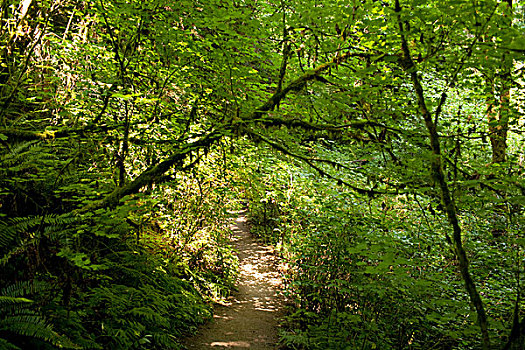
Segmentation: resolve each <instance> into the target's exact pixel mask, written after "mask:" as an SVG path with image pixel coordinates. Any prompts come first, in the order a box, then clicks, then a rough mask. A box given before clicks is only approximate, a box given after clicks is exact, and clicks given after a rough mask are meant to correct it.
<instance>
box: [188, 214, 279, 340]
mask: <svg viewBox="0 0 525 350" xmlns="http://www.w3.org/2000/svg"><path fill="white" fill-rule="evenodd" d="M230 214H234V213H233V212H232V213H230ZM237 215H239V216H238V217H237V218H235V219H234V218H232V224H231V225H230V229H231V231H232V234H231V239H230V241H231V244H232V246H233V248H234V249H235V250H236V252H237V255H238V257H239V276H238V282H237V286H238V291H237V292H234V293H232V295H231V296H230V297H229V298H227V299H226V300H225V301H223V302H222V303H221V304H220V305H217V306H216V308H215V311H214V316H213V321H211V322H210V323H209V324H208V325H206V326H205V327H204V328H203V329H202V330H201V332H200V333H199V334H198V335H197V336H196V337H195V338H193V340H191V341H190V342H188V343H187V344H186V345H187V347H188V348H189V349H209V348H210V347H212V348H225V349H228V348H235V349H242V348H250V349H274V348H275V344H276V343H277V341H278V336H277V324H278V319H279V317H281V316H282V313H281V312H282V307H281V306H282V303H283V300H282V299H281V298H280V296H279V293H278V290H279V288H280V287H281V284H282V280H281V275H280V273H279V272H278V269H277V266H278V262H277V258H276V257H275V255H274V249H273V248H272V247H270V246H263V245H260V244H259V243H257V242H256V241H255V240H254V239H253V237H252V236H251V235H250V234H249V233H248V227H247V220H246V217H245V216H244V212H238V213H237Z"/></svg>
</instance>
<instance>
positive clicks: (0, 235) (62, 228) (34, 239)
mask: <svg viewBox="0 0 525 350" xmlns="http://www.w3.org/2000/svg"><path fill="white" fill-rule="evenodd" d="M77 220H78V219H76V218H74V217H73V216H72V215H61V216H58V215H36V216H24V217H18V218H10V219H7V220H0V251H3V252H4V253H3V254H2V255H0V267H1V266H4V265H6V264H7V262H8V261H9V259H10V258H11V257H12V256H14V255H17V254H21V253H23V252H24V251H25V250H26V249H28V247H30V246H35V245H38V243H39V241H40V240H41V238H42V237H46V238H48V239H49V240H52V241H59V242H66V241H67V240H68V238H69V237H70V236H71V232H70V231H71V227H70V226H71V225H72V224H74V223H75V222H77Z"/></svg>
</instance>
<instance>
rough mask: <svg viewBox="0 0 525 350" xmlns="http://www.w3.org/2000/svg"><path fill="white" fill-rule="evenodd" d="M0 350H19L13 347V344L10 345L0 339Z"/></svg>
mask: <svg viewBox="0 0 525 350" xmlns="http://www.w3.org/2000/svg"><path fill="white" fill-rule="evenodd" d="M0 349H5V350H21V349H20V348H19V347H18V346H15V345H14V344H11V343H10V342H8V341H7V340H5V339H2V338H0Z"/></svg>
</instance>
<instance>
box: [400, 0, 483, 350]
mask: <svg viewBox="0 0 525 350" xmlns="http://www.w3.org/2000/svg"><path fill="white" fill-rule="evenodd" d="M395 11H396V12H397V20H398V26H399V33H400V36H401V46H402V47H401V48H402V51H403V56H404V57H403V60H402V62H401V64H402V66H403V68H404V70H405V71H407V72H409V74H410V77H411V80H412V85H413V86H414V90H415V92H416V96H417V100H418V106H419V111H420V112H421V115H422V116H423V120H424V121H425V125H426V127H427V130H428V133H429V140H430V146H431V148H432V153H433V157H432V158H431V160H430V168H431V171H432V176H433V177H434V179H435V180H436V183H437V184H438V186H439V190H440V192H441V199H442V200H443V204H444V208H445V211H446V213H447V217H448V221H449V223H450V224H451V226H452V228H453V236H452V242H453V247H454V252H455V255H456V258H457V260H458V263H459V270H460V273H461V277H462V278H463V281H464V282H465V289H466V290H467V293H468V295H469V297H470V301H471V302H472V304H473V305H474V308H475V309H476V313H477V316H478V323H479V326H480V330H481V337H482V341H483V350H489V349H490V337H489V331H488V322H487V315H486V312H485V308H484V306H483V302H482V300H481V297H480V295H479V293H478V291H477V288H476V284H475V283H474V280H473V279H472V276H471V274H470V272H469V261H468V258H467V254H466V252H465V249H464V248H463V242H462V240H461V227H460V225H459V221H458V217H457V212H456V205H455V203H454V199H453V197H452V195H451V192H450V189H449V187H448V184H447V182H446V180H445V175H444V173H443V165H442V162H441V145H440V140H439V134H438V133H437V129H436V124H435V123H434V121H433V120H432V115H431V113H430V111H429V110H428V107H427V105H426V100H425V96H424V92H423V87H422V86H421V82H420V81H419V77H418V75H417V69H416V66H415V64H414V61H413V60H412V56H411V54H410V50H409V47H408V43H407V41H406V38H405V35H404V32H405V30H404V26H403V21H402V20H401V6H400V4H399V0H395Z"/></svg>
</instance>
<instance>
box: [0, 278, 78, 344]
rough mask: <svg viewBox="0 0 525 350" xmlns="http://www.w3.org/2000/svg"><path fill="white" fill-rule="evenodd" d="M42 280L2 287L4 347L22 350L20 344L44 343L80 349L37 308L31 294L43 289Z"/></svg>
mask: <svg viewBox="0 0 525 350" xmlns="http://www.w3.org/2000/svg"><path fill="white" fill-rule="evenodd" d="M45 288H46V285H45V284H44V283H41V282H29V281H23V282H17V283H15V284H12V285H10V286H8V287H5V288H3V289H1V290H0V348H2V349H20V346H19V345H17V344H28V343H32V344H35V341H36V342H44V343H48V344H50V345H53V346H55V347H59V348H67V349H75V348H78V347H77V346H76V345H75V344H73V343H72V342H71V341H70V340H69V339H68V338H66V337H64V336H62V335H60V334H58V333H56V332H55V331H54V330H53V327H52V326H51V324H50V323H49V322H47V321H46V319H45V318H44V317H43V316H42V315H41V314H40V313H39V312H38V309H36V308H35V307H34V302H33V300H31V299H29V298H27V296H28V295H30V294H34V293H39V292H42V291H43V290H44V289H45Z"/></svg>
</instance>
